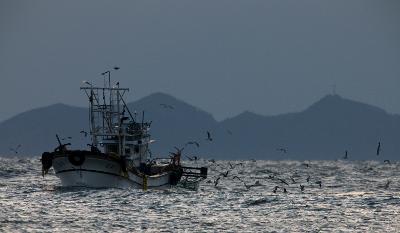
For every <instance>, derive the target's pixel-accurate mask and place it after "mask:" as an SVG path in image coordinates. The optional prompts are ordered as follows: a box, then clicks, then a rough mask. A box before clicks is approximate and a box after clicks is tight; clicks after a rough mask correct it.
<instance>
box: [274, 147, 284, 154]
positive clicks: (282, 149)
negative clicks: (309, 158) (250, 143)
mask: <svg viewBox="0 0 400 233" xmlns="http://www.w3.org/2000/svg"><path fill="white" fill-rule="evenodd" d="M276 150H277V151H281V152H283V153H284V154H286V153H287V149H286V148H278V149H276Z"/></svg>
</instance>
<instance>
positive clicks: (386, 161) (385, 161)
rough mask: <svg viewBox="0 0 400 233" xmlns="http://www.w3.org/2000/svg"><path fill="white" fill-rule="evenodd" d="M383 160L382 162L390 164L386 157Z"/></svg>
mask: <svg viewBox="0 0 400 233" xmlns="http://www.w3.org/2000/svg"><path fill="white" fill-rule="evenodd" d="M383 162H384V163H387V164H391V163H390V160H388V159H385V160H384V161H383Z"/></svg>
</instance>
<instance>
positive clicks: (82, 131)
mask: <svg viewBox="0 0 400 233" xmlns="http://www.w3.org/2000/svg"><path fill="white" fill-rule="evenodd" d="M79 133H81V134H83V135H85V137H87V135H88V133H87V132H86V131H84V130H81V132H79Z"/></svg>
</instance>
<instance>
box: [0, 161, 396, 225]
mask: <svg viewBox="0 0 400 233" xmlns="http://www.w3.org/2000/svg"><path fill="white" fill-rule="evenodd" d="M187 165H197V166H208V167H209V176H208V178H207V179H206V180H204V181H203V182H202V183H201V184H200V186H199V188H198V190H197V191H193V190H187V189H184V188H181V187H176V188H171V189H167V190H147V191H143V190H137V189H89V188H63V187H61V186H60V181H59V180H58V178H57V177H56V176H55V175H54V172H53V171H50V174H49V175H46V176H45V177H44V178H43V177H42V176H41V164H40V161H39V159H38V158H32V159H4V158H1V159H0V232H350V231H351V232H353V231H355V232H400V184H399V180H400V163H393V162H392V163H391V164H388V163H382V162H377V161H347V160H339V161H261V160H258V161H254V160H252V161H216V162H215V163H214V162H212V161H207V160H201V161H196V162H190V163H187ZM226 171H229V172H228V174H227V175H226V177H225V176H224V175H225V174H226ZM222 173H223V174H222ZM285 183H287V184H285ZM319 184H321V187H320V185H319ZM300 185H302V186H304V190H303V191H302V190H301V189H300ZM276 186H278V187H277V188H276V192H274V189H275V187H276ZM284 189H286V192H284Z"/></svg>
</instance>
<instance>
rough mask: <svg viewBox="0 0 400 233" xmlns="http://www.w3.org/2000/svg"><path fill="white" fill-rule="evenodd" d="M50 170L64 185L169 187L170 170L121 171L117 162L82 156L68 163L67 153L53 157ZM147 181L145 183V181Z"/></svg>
mask: <svg viewBox="0 0 400 233" xmlns="http://www.w3.org/2000/svg"><path fill="white" fill-rule="evenodd" d="M53 169H54V172H55V174H56V176H57V177H58V178H59V179H60V180H61V185H62V186H64V187H90V188H144V189H146V188H169V187H171V175H172V174H171V173H172V172H164V173H161V174H157V175H144V174H136V173H134V172H132V171H129V170H128V171H123V169H122V167H121V165H120V164H119V162H118V161H113V160H110V159H106V158H101V157H97V156H91V155H86V156H85V161H84V163H83V164H82V165H79V166H76V165H73V164H71V162H70V161H69V158H68V156H67V155H58V156H56V157H55V158H54V159H53ZM146 183H147V184H146Z"/></svg>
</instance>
